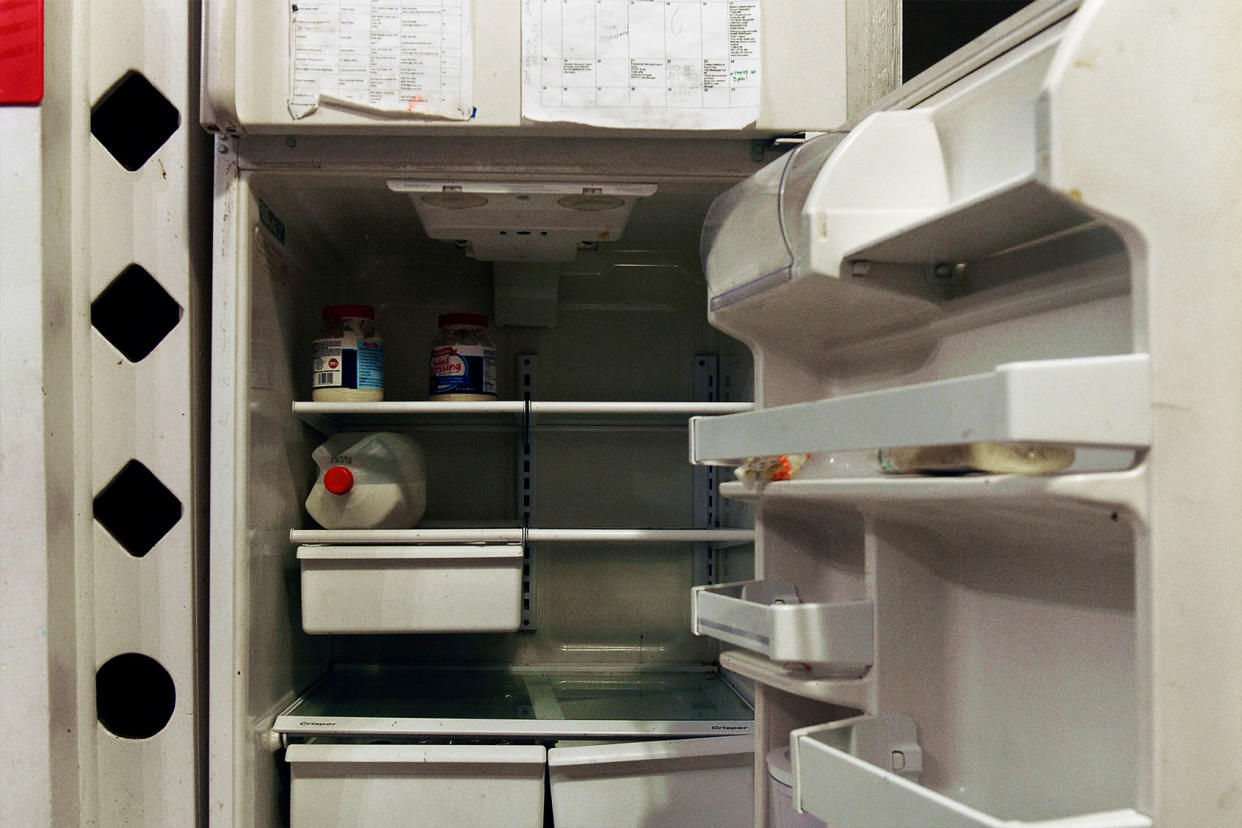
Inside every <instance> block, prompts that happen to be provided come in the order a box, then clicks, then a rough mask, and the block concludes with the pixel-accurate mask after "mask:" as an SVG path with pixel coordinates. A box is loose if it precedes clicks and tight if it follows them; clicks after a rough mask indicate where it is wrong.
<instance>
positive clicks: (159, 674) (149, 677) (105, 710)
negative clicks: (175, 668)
mask: <svg viewBox="0 0 1242 828" xmlns="http://www.w3.org/2000/svg"><path fill="white" fill-rule="evenodd" d="M176 705H177V690H176V687H174V686H173V680H172V676H170V675H168V671H167V670H165V669H164V667H163V666H162V665H161V664H160V663H159V662H158V661H156V660H155V659H153V658H151V657H150V656H145V655H143V654H142V653H122V654H121V655H119V656H114V657H113V658H110V659H108V661H107V662H106V663H105V664H104V665H103V666H102V667H100V668H99V670H98V671H97V672H96V673H95V715H96V717H98V719H99V723H100V724H102V725H103V726H104V727H106V728H107V729H108V732H109V733H112V734H113V735H114V736H119V737H121V738H122V739H149V738H151V737H152V736H154V735H155V734H157V733H159V732H160V731H161V730H163V729H164V726H165V725H166V724H168V720H169V719H171V718H172V714H173V708H174V707H176Z"/></svg>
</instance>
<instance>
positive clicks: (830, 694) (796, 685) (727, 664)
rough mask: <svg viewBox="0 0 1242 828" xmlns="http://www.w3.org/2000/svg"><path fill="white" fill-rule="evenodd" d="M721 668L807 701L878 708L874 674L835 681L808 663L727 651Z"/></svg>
mask: <svg viewBox="0 0 1242 828" xmlns="http://www.w3.org/2000/svg"><path fill="white" fill-rule="evenodd" d="M720 668H721V669H722V670H728V671H729V672H732V673H737V674H738V675H740V676H745V677H746V678H748V679H751V680H752V681H757V682H759V683H760V684H763V685H766V686H768V687H775V688H776V689H777V690H781V691H784V692H786V693H790V694H792V695H795V696H801V697H802V698H805V699H814V700H815V701H820V702H825V703H827V704H836V705H840V706H842V707H852V708H854V709H855V710H863V711H872V710H874V709H875V678H874V673H872V674H869V675H867V676H865V677H863V678H855V679H843V678H833V677H832V676H824V675H821V674H820V673H818V672H816V671H815V670H814V669H813V668H812V667H811V666H810V665H809V664H801V663H793V662H780V661H773V660H772V659H770V658H767V657H766V656H762V655H759V654H758V653H753V652H750V651H749V650H725V651H724V652H723V653H721V654H720Z"/></svg>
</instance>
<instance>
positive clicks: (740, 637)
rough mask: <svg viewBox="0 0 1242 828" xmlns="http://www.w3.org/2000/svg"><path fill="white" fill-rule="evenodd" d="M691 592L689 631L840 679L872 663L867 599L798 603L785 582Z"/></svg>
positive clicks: (872, 630)
mask: <svg viewBox="0 0 1242 828" xmlns="http://www.w3.org/2000/svg"><path fill="white" fill-rule="evenodd" d="M692 592H693V611H694V620H693V624H694V627H693V629H694V633H695V635H708V636H711V637H712V638H716V639H719V640H721V641H725V642H727V643H729V644H736V645H738V646H741V647H745V648H746V649H748V650H754V651H755V652H758V653H762V654H763V655H765V656H767V657H768V658H770V659H772V660H774V661H779V662H799V663H804V664H808V665H814V666H816V667H817V668H819V670H820V671H822V672H823V673H824V674H829V675H833V676H837V677H841V678H847V677H848V678H857V677H859V676H861V675H863V674H864V673H865V672H866V671H867V668H868V667H870V666H871V664H872V662H873V661H874V652H875V649H874V645H875V625H874V621H873V612H872V604H871V602H870V601H843V602H837V603H808V604H803V603H800V602H799V600H798V592H797V590H796V588H795V587H794V585H793V584H791V583H788V582H785V581H739V582H736V583H732V584H720V585H718V586H696V587H693V589H692Z"/></svg>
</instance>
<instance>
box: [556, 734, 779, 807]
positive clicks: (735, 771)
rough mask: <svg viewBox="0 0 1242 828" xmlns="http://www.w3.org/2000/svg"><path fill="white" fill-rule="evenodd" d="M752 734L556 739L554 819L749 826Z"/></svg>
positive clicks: (752, 769) (752, 785) (752, 750)
mask: <svg viewBox="0 0 1242 828" xmlns="http://www.w3.org/2000/svg"><path fill="white" fill-rule="evenodd" d="M754 752H755V737H754V736H753V735H751V734H746V735H739V736H713V737H708V738H705V739H670V740H662V741H654V742H627V743H621V744H586V745H574V744H573V743H567V742H558V743H557V745H556V747H553V748H551V749H550V750H548V782H549V787H550V788H551V791H552V818H553V820H554V821H555V823H556V824H557V825H571V826H572V825H608V826H611V828H630V826H632V827H633V828H657V826H670V828H671V826H679V825H686V824H688V822H692V823H693V824H695V825H711V826H714V827H715V828H730V826H736V827H737V828H750V826H751V825H753V824H754V818H753V816H752V813H753V810H752V809H753V805H752V791H753V790H754Z"/></svg>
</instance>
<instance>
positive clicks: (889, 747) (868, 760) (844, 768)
mask: <svg viewBox="0 0 1242 828" xmlns="http://www.w3.org/2000/svg"><path fill="white" fill-rule="evenodd" d="M789 736H790V747H791V748H792V751H793V765H794V768H795V777H794V792H793V796H794V804H795V806H796V807H797V808H798V809H799V810H801V811H805V812H806V813H809V814H814V815H815V816H817V817H819V818H820V819H822V820H825V821H826V822H828V823H829V824H830V825H839V826H843V828H851V827H853V826H857V827H859V828H861V826H866V827H867V828H896V826H905V825H920V826H927V828H1019V827H1020V826H1023V825H1032V826H1034V825H1038V826H1040V828H1150V826H1151V824H1152V822H1151V818H1150V817H1147V816H1144V815H1143V814H1140V813H1138V812H1137V811H1134V810H1132V809H1128V808H1125V809H1119V810H1110V811H1100V812H1093V813H1078V814H1057V815H1054V816H1052V817H1051V818H1048V815H1046V814H1041V815H1040V816H1038V817H1035V818H1034V819H1033V820H1030V821H1028V820H1024V819H1021V818H1019V819H1014V818H1012V817H1008V816H1006V817H998V816H994V815H992V814H987V813H984V812H982V811H979V810H976V809H975V808H972V807H970V806H968V805H965V804H963V803H961V802H958V801H957V800H954V799H951V798H950V797H948V796H945V795H944V794H941V793H937V792H936V791H933V790H931V789H929V788H925V787H923V786H921V785H920V784H918V779H919V775H920V773H921V771H922V749H921V748H920V746H919V744H918V740H917V731H916V728H915V725H914V722H913V720H911V719H910V718H909V717H908V716H859V717H857V718H853V719H845V720H842V721H838V722H833V723H831V724H827V725H816V726H814V727H807V728H802V729H799V730H794V731H793V732H791V733H790V734H789ZM1033 784H1034V783H1033Z"/></svg>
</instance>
